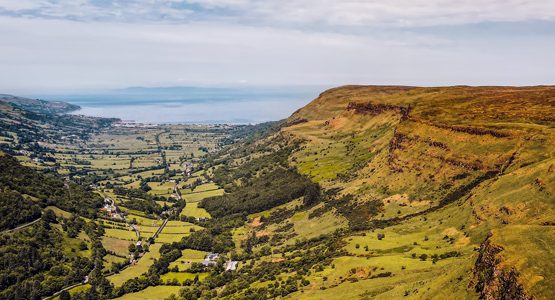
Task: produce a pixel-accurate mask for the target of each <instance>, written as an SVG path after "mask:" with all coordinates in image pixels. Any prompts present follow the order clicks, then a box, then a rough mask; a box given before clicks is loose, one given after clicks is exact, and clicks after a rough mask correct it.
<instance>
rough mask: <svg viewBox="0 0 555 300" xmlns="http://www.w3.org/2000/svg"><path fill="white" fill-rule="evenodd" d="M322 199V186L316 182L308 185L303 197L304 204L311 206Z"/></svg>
mask: <svg viewBox="0 0 555 300" xmlns="http://www.w3.org/2000/svg"><path fill="white" fill-rule="evenodd" d="M318 201H320V186H319V185H318V184H316V183H313V184H310V185H309V186H307V187H306V189H305V192H304V197H303V205H304V206H311V205H314V204H316V203H317V202H318Z"/></svg>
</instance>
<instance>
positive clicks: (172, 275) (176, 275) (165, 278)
mask: <svg viewBox="0 0 555 300" xmlns="http://www.w3.org/2000/svg"><path fill="white" fill-rule="evenodd" d="M196 276H198V279H199V281H202V280H204V279H205V278H206V277H207V276H208V273H187V272H169V273H166V274H164V275H162V276H160V279H161V280H162V282H165V283H169V282H171V281H173V280H177V281H178V282H180V283H182V282H183V281H185V280H187V279H189V280H194V279H195V277H196Z"/></svg>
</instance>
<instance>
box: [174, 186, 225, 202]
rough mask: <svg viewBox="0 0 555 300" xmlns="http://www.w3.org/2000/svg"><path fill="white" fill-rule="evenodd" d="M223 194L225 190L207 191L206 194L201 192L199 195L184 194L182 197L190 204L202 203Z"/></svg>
mask: <svg viewBox="0 0 555 300" xmlns="http://www.w3.org/2000/svg"><path fill="white" fill-rule="evenodd" d="M223 194H224V190H223V189H219V190H212V191H205V192H199V193H190V194H184V195H182V196H183V199H185V201H187V203H189V202H200V201H201V200H202V199H204V198H208V197H214V196H221V195H223Z"/></svg>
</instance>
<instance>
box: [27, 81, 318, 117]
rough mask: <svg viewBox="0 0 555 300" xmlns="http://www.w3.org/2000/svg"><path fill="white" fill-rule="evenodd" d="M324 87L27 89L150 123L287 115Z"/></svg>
mask: <svg viewBox="0 0 555 300" xmlns="http://www.w3.org/2000/svg"><path fill="white" fill-rule="evenodd" d="M322 89H323V87H316V86H302V87H298V86H297V87H271V88H261V87H255V88H197V87H164V88H143V87H134V88H126V89H121V90H110V91H100V92H86V93H83V92H82V93H69V94H68V93H66V94H46V95H32V96H33V97H36V98H41V99H45V100H57V101H65V102H69V103H72V104H76V105H79V106H80V107H81V109H79V110H77V111H74V112H72V114H79V115H86V116H95V117H110V118H119V119H121V120H125V121H133V122H137V123H154V124H176V123H181V124H186V123H189V124H190V123H212V124H224V123H225V124H255V123H261V122H267V121H276V120H281V119H284V118H287V117H288V116H290V115H291V114H292V113H293V112H294V111H295V110H297V109H299V108H301V107H303V106H304V105H306V104H307V103H309V102H310V101H311V100H313V99H314V98H316V97H317V96H318V94H319V93H320V92H321V91H322Z"/></svg>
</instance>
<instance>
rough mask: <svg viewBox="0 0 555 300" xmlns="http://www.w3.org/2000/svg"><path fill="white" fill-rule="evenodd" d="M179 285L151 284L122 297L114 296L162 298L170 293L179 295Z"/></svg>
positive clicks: (135, 299)
mask: <svg viewBox="0 0 555 300" xmlns="http://www.w3.org/2000/svg"><path fill="white" fill-rule="evenodd" d="M181 288H182V287H180V286H165V285H159V286H151V287H148V288H146V289H144V290H142V291H140V292H136V293H131V294H127V295H124V296H122V297H119V298H116V299H118V300H163V299H166V298H167V297H169V295H171V294H175V295H179V290H180V289H181Z"/></svg>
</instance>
